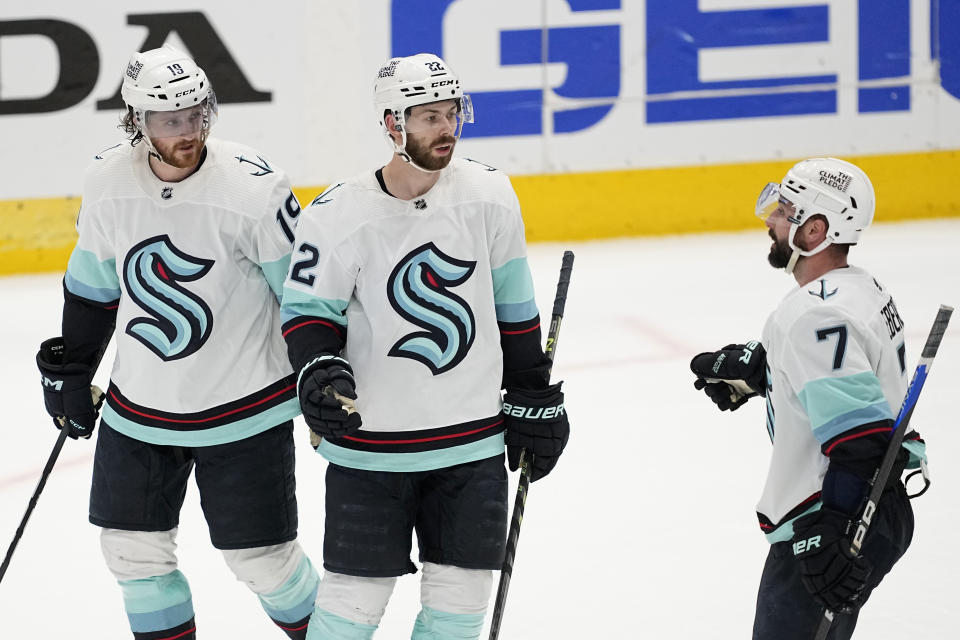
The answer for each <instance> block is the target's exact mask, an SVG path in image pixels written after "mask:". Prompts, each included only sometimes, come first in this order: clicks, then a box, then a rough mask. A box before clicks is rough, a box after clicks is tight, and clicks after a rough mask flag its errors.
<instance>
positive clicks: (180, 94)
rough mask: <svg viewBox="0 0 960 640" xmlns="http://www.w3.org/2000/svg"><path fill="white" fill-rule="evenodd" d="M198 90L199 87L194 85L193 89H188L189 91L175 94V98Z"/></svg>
mask: <svg viewBox="0 0 960 640" xmlns="http://www.w3.org/2000/svg"><path fill="white" fill-rule="evenodd" d="M196 91H197V88H196V87H194V88H193V89H190V90H188V91H181V92H180V93H178V94H177V95H175V96H174V97H175V98H179V97H181V96H188V95H190V94H191V93H196Z"/></svg>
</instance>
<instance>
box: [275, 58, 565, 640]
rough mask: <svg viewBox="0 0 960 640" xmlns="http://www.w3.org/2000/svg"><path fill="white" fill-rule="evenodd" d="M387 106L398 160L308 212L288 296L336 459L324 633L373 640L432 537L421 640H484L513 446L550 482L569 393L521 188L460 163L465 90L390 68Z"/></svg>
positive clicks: (400, 66) (290, 321)
mask: <svg viewBox="0 0 960 640" xmlns="http://www.w3.org/2000/svg"><path fill="white" fill-rule="evenodd" d="M374 104H375V108H376V117H377V121H378V123H379V126H380V129H381V131H382V133H383V135H384V136H385V137H386V139H387V142H388V144H389V145H390V149H391V150H392V153H393V155H392V158H391V159H390V161H389V162H388V163H387V164H386V166H383V167H381V168H379V169H376V170H370V171H368V172H365V173H363V174H361V175H359V176H357V177H355V178H352V179H349V180H345V181H343V182H340V183H337V184H335V185H334V186H331V187H330V188H329V189H327V190H326V191H325V192H324V193H323V194H321V195H320V196H319V197H317V198H316V199H315V200H314V201H313V203H312V204H311V206H310V207H308V208H307V209H305V210H304V213H303V215H302V216H301V220H300V224H299V226H298V229H297V237H296V242H295V245H294V246H295V251H294V256H293V259H292V264H291V267H290V274H289V277H288V278H287V282H286V285H285V287H284V294H283V307H282V313H283V318H284V335H285V336H286V339H287V344H288V346H289V354H290V359H291V361H292V362H293V366H294V369H295V370H296V371H298V372H299V373H298V376H299V377H298V382H297V389H298V392H299V396H300V404H301V406H302V409H303V413H304V418H305V420H306V422H307V425H308V426H309V427H310V429H311V430H312V431H313V432H314V435H315V436H316V443H317V448H318V451H319V453H320V454H321V455H323V456H324V457H325V458H326V459H327V460H328V461H329V463H330V464H329V466H328V468H327V475H326V525H325V528H326V531H325V538H324V545H323V558H324V568H325V569H326V573H325V574H324V576H323V579H322V581H321V584H320V588H319V591H318V594H317V603H316V610H315V612H314V614H313V617H312V619H311V622H310V633H309V636H308V637H309V638H315V639H319V638H369V637H371V636H372V635H373V633H374V631H375V629H376V628H377V625H378V624H379V622H380V619H381V616H382V615H383V612H384V608H385V607H386V604H387V601H388V599H389V597H390V594H391V592H392V590H393V587H394V584H395V582H396V579H397V577H398V576H401V575H403V574H407V573H413V572H414V571H416V568H415V567H414V564H413V563H412V562H411V560H410V550H411V543H412V534H413V531H414V530H416V533H417V540H418V543H419V547H420V549H419V552H420V553H419V559H420V561H421V562H422V563H423V576H422V579H421V605H422V608H421V610H420V613H419V615H418V616H417V618H416V623H415V625H414V630H413V638H415V639H422V640H427V639H428V638H477V637H479V635H480V631H481V628H482V626H483V619H484V613H485V611H486V607H487V602H488V600H489V598H490V591H491V586H492V570H494V569H499V568H500V566H501V564H502V562H503V556H504V548H505V538H506V524H507V474H506V469H505V468H504V439H505V438H506V445H507V457H508V459H509V462H510V467H511V468H512V469H516V467H517V463H518V460H519V457H520V451H521V450H522V449H525V450H526V451H527V453H528V454H533V480H538V479H539V478H542V477H543V476H545V475H547V474H548V473H549V472H550V471H551V469H553V467H554V465H555V464H556V462H557V459H558V457H559V456H560V453H561V451H562V450H563V447H564V445H565V444H566V441H567V436H568V433H569V425H568V422H567V417H566V413H565V411H564V408H563V407H564V399H563V392H562V391H561V389H560V384H554V385H549V384H548V382H547V381H548V375H549V373H548V372H549V367H550V362H549V360H548V359H547V358H546V357H545V356H544V353H543V350H542V348H541V345H540V318H539V313H538V311H537V307H536V303H535V300H534V292H533V282H532V278H531V276H530V271H529V268H528V266H527V258H526V245H525V240H524V228H523V219H522V218H521V215H520V207H519V203H518V201H517V197H516V194H515V193H514V191H513V188H512V187H511V185H510V181H509V179H508V178H507V177H506V176H505V175H504V174H502V173H501V172H500V171H497V170H496V169H494V168H492V167H489V166H486V165H484V164H480V163H477V162H473V161H470V160H466V159H455V158H454V157H453V153H454V149H455V147H456V145H457V142H458V139H459V136H460V132H461V128H462V127H463V125H464V123H467V122H470V121H471V120H472V111H471V103H470V100H469V96H467V95H465V94H464V93H463V91H462V89H461V87H460V80H459V78H458V77H457V76H456V75H455V74H454V73H453V71H452V70H451V69H450V68H449V67H448V66H447V64H446V63H445V62H444V61H443V60H441V59H440V58H438V57H437V56H435V55H431V54H418V55H414V56H410V57H405V58H393V59H391V60H389V61H387V62H386V63H385V64H384V65H383V66H382V67H381V68H380V71H379V73H378V74H377V78H376V80H375V82H374ZM501 389H506V391H507V393H506V397H505V398H504V399H503V400H502V401H501V395H500V392H501ZM505 404H510V405H512V406H513V410H511V411H510V412H509V415H504V413H503V412H502V411H501V406H502V405H505ZM504 434H506V435H504Z"/></svg>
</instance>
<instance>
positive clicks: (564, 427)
mask: <svg viewBox="0 0 960 640" xmlns="http://www.w3.org/2000/svg"><path fill="white" fill-rule="evenodd" d="M561 384H562V383H560V382H558V383H557V384H553V385H550V386H549V387H547V388H546V389H540V390H536V391H533V390H528V389H507V393H506V395H504V397H503V415H504V421H505V422H506V425H507V431H506V434H505V435H504V438H505V440H506V443H507V460H508V462H509V464H510V470H511V471H516V470H517V468H518V467H519V466H520V452H521V451H524V450H525V451H526V454H525V459H526V460H528V461H529V460H530V459H531V455H532V458H533V468H532V473H531V476H530V481H531V482H536V481H537V480H539V479H540V478H542V477H543V476H545V475H547V474H548V473H550V471H551V470H552V469H553V467H554V466H556V464H557V460H558V459H559V458H560V454H561V453H563V448H564V447H565V446H566V445H567V440H568V439H569V437H570V422H569V421H568V420H567V412H566V409H565V408H564V406H563V391H561V390H560V385H561Z"/></svg>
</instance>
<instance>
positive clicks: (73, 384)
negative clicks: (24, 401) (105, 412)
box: [37, 337, 103, 440]
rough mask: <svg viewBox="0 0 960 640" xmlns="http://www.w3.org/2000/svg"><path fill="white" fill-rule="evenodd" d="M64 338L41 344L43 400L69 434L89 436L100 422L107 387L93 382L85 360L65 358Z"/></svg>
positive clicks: (40, 359)
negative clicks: (104, 390) (102, 387)
mask: <svg viewBox="0 0 960 640" xmlns="http://www.w3.org/2000/svg"><path fill="white" fill-rule="evenodd" d="M63 353H64V346H63V338H61V337H57V338H50V339H49V340H44V341H43V343H41V344H40V351H38V352H37V367H39V369H40V382H41V383H42V385H43V404H44V405H45V406H46V409H47V413H49V414H50V416H51V417H52V418H53V424H54V426H55V427H57V428H58V429H67V435H68V436H70V437H71V438H73V439H74V440H76V439H77V438H89V437H90V436H91V434H93V429H94V427H95V426H96V424H97V415H98V414H99V411H100V406H101V405H102V404H103V391H101V390H100V388H99V387H97V386H92V385H91V384H90V380H91V379H92V378H93V372H92V371H91V370H90V367H88V366H87V365H85V364H79V363H72V364H65V363H64V362H63Z"/></svg>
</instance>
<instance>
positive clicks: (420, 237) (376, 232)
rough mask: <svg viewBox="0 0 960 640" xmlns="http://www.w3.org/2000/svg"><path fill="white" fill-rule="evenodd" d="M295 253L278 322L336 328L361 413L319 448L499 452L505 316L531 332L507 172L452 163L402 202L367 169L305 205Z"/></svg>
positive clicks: (413, 464) (454, 459) (359, 452)
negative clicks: (358, 421)
mask: <svg viewBox="0 0 960 640" xmlns="http://www.w3.org/2000/svg"><path fill="white" fill-rule="evenodd" d="M295 249H296V250H295V253H294V257H293V259H292V263H291V266H290V274H289V277H288V278H287V281H286V284H285V286H284V294H283V307H282V315H283V319H284V327H285V329H286V332H288V333H289V332H291V331H295V330H297V329H298V327H300V326H302V325H305V324H309V323H311V322H321V323H324V324H326V325H328V326H330V327H334V328H335V329H336V330H337V332H338V333H339V334H340V335H344V336H345V347H344V351H343V354H344V356H345V357H346V359H347V360H348V361H349V362H350V364H351V365H352V367H353V370H354V376H355V378H356V384H357V396H358V398H357V401H356V407H357V410H358V411H359V413H360V415H361V417H362V419H363V426H362V427H361V430H360V431H359V432H357V433H355V434H352V435H351V436H347V437H344V438H337V439H335V440H330V439H324V441H323V442H322V443H321V445H320V447H319V449H318V451H319V452H320V453H321V454H322V455H324V456H325V457H326V458H327V459H328V460H330V461H331V462H335V463H337V464H340V465H343V466H349V467H355V468H363V469H371V470H386V471H417V470H425V469H436V468H441V467H446V466H451V465H453V464H459V463H463V462H468V461H471V460H480V459H484V458H488V457H491V456H494V455H498V454H500V453H502V452H503V446H504V445H503V433H502V432H503V417H502V415H501V414H500V409H501V399H500V386H501V378H502V376H503V364H504V358H503V353H502V351H501V330H502V324H503V323H509V324H510V326H511V327H512V328H515V329H516V331H517V332H523V331H533V330H535V329H536V330H538V328H539V316H538V312H537V307H536V302H535V300H534V292H533V281H532V278H531V276H530V271H529V267H528V265H527V260H526V244H525V238H524V228H523V220H522V218H521V215H520V207H519V203H518V201H517V197H516V194H515V193H514V191H513V188H512V186H511V185H510V181H509V179H508V178H507V177H506V176H505V175H504V174H502V173H501V172H499V171H497V170H495V169H492V168H491V167H488V166H486V165H483V164H480V163H477V162H473V161H470V160H466V159H455V160H453V161H452V162H451V164H450V165H449V166H448V167H447V168H446V169H445V170H444V171H443V173H442V174H441V176H440V178H439V180H438V181H437V183H436V184H435V185H434V186H433V188H432V189H430V191H428V192H427V193H426V194H424V195H423V196H421V197H419V198H415V199H413V200H410V201H406V200H400V199H397V198H394V197H392V196H391V195H389V194H387V193H386V192H385V191H384V190H383V189H382V188H381V186H380V184H379V183H378V181H377V179H376V175H375V173H374V172H373V171H370V172H367V173H364V174H362V175H360V176H358V177H357V178H355V179H351V180H347V181H345V182H342V183H339V184H335V185H334V186H332V187H330V188H329V189H327V191H325V192H324V193H323V194H321V195H320V196H318V197H317V198H316V199H315V200H314V201H313V203H312V204H311V205H310V206H309V207H307V208H306V209H304V212H303V214H302V215H301V219H300V223H299V226H298V229H297V238H296V243H295ZM498 322H499V323H501V324H500V325H498ZM524 323H531V325H530V326H527V325H525V324H524ZM533 324H535V325H536V326H533ZM291 325H292V326H291ZM537 335H539V334H537ZM538 348H539V347H538Z"/></svg>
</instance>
